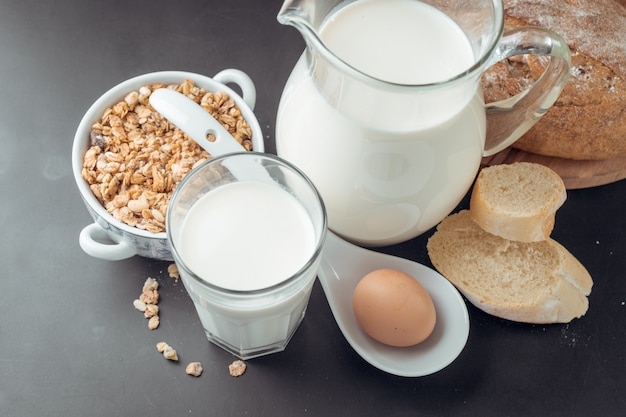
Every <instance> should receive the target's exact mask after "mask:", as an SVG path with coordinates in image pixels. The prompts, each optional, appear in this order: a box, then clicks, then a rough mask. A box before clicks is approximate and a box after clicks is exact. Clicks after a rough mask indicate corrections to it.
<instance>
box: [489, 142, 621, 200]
mask: <svg viewBox="0 0 626 417" xmlns="http://www.w3.org/2000/svg"><path fill="white" fill-rule="evenodd" d="M522 161H524V162H536V163H539V164H543V165H545V166H547V167H549V168H551V169H553V170H554V171H555V172H556V173H558V174H559V175H560V176H561V178H563V182H564V183H565V187H566V188H567V189H570V190H572V189H577V188H590V187H597V186H599V185H604V184H609V183H612V182H616V181H619V180H621V179H624V178H626V155H624V156H620V157H617V158H613V159H605V160H600V161H577V160H573V159H563V158H555V157H550V156H543V155H537V154H533V153H529V152H524V151H521V150H519V149H514V148H507V149H505V150H503V151H501V152H499V153H497V154H495V155H493V156H489V157H486V158H483V161H482V163H483V166H491V165H498V164H510V163H513V162H522Z"/></svg>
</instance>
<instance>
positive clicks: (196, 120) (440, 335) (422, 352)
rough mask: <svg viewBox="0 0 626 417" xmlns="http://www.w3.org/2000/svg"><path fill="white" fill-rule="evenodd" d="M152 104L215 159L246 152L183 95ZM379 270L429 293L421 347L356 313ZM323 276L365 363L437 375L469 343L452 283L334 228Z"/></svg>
mask: <svg viewBox="0 0 626 417" xmlns="http://www.w3.org/2000/svg"><path fill="white" fill-rule="evenodd" d="M150 103H151V104H152V106H153V107H154V108H155V109H156V110H157V111H158V112H159V113H161V114H162V115H163V116H164V117H166V118H167V119H169V120H170V121H171V122H172V123H174V124H176V125H177V126H178V127H179V128H180V129H181V130H183V131H184V132H185V133H187V135H189V137H191V138H192V139H193V140H195V141H196V142H198V144H199V145H200V146H202V147H203V148H204V149H206V150H207V151H208V152H209V153H211V154H212V155H213V156H219V155H223V154H227V153H231V152H240V151H244V149H243V147H242V146H241V145H240V144H239V143H238V142H237V141H236V140H235V138H233V137H232V136H231V135H230V134H229V133H228V132H227V131H226V130H225V129H224V128H223V127H222V126H221V125H220V124H219V122H217V121H216V120H215V119H214V118H213V117H212V116H211V115H210V114H209V113H207V112H206V111H205V110H204V109H202V107H200V106H199V105H198V104H196V103H195V102H193V101H192V100H190V99H189V98H187V97H185V96H184V95H182V94H180V93H177V92H175V91H173V90H166V89H160V90H156V91H154V92H153V93H152V95H151V97H150ZM207 133H213V134H214V135H215V136H216V140H215V141H214V142H209V141H208V140H207V139H206V136H207ZM229 168H230V167H229ZM232 168H233V171H236V172H233V174H234V175H236V176H237V177H240V178H241V177H246V176H248V177H250V176H252V177H254V178H259V177H267V172H266V171H264V170H263V169H261V167H259V166H257V165H255V166H251V167H250V168H248V167H245V168H246V169H243V170H242V169H235V168H236V167H232ZM238 168H240V167H238ZM268 181H271V180H270V179H268ZM379 268H394V269H398V270H401V271H404V272H406V273H407V274H409V275H411V276H413V277H414V278H415V279H417V280H418V281H419V282H420V283H421V284H422V286H423V287H424V288H425V289H426V291H428V293H429V294H430V296H431V298H432V300H433V303H434V304H435V310H436V312H437V322H436V324H435V329H434V330H433V333H432V334H431V335H430V336H429V337H428V339H426V340H425V341H423V342H422V343H420V344H418V345H415V346H411V347H403V348H397V347H392V346H387V345H384V344H382V343H380V342H377V341H375V340H374V339H372V338H370V337H369V336H367V335H366V334H365V333H364V332H363V330H361V328H360V327H359V325H358V323H357V321H356V318H355V317H354V313H353V312H352V293H353V292H354V288H355V287H356V285H357V283H358V282H359V280H360V279H361V278H363V277H364V276H365V275H366V274H367V273H368V272H371V271H373V270H375V269H379ZM318 278H319V280H320V283H321V284H322V288H323V289H324V292H325V293H326V298H327V299H328V303H329V304H330V308H331V310H332V312H333V315H334V316H335V320H336V321H337V324H338V325H339V328H340V329H341V331H342V332H343V334H344V336H345V338H346V339H347V340H348V342H349V343H350V345H351V346H352V347H353V348H354V350H355V351H356V352H357V353H358V354H359V355H361V357H362V358H363V359H365V360H366V361H368V362H369V363H370V364H372V365H373V366H375V367H377V368H379V369H381V370H383V371H385V372H388V373H390V374H394V375H399V376H406V377H416V376H424V375H429V374H432V373H434V372H437V371H439V370H441V369H443V368H444V367H446V366H447V365H449V364H450V363H451V362H452V361H454V359H456V357H457V356H458V355H459V354H460V353H461V351H462V350H463V347H464V346H465V343H466V342H467V337H468V335H469V317H468V313H467V307H466V305H465V302H464V301H463V299H462V298H461V295H460V294H459V293H458V291H457V290H456V288H454V286H453V285H452V284H450V282H448V280H446V279H445V278H444V277H443V276H441V275H440V274H439V273H437V272H436V271H433V270H432V269H430V268H428V267H426V266H424V265H421V264H418V263H416V262H413V261H409V260H408V259H403V258H398V257H396V256H391V255H385V254H382V253H379V252H374V251H370V250H367V249H364V248H361V247H359V246H356V245H353V244H351V243H348V242H346V241H345V240H343V239H341V238H339V237H338V236H337V235H335V234H334V233H332V232H331V231H330V230H329V231H328V234H327V238H326V243H325V245H324V252H323V255H322V261H321V266H320V270H319V271H318Z"/></svg>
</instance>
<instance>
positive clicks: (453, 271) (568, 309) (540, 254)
mask: <svg viewBox="0 0 626 417" xmlns="http://www.w3.org/2000/svg"><path fill="white" fill-rule="evenodd" d="M427 249H428V255H429V257H430V260H431V262H432V264H433V265H434V266H435V268H436V269H437V270H438V271H439V272H440V273H441V274H442V275H443V276H444V277H446V278H447V279H448V280H449V281H450V282H451V283H452V284H454V285H455V286H456V287H457V288H458V289H459V291H461V293H462V294H463V295H464V296H465V297H466V298H467V299H468V301H469V302H470V303H472V304H473V305H474V306H476V307H477V308H479V309H481V310H483V311H484V312H486V313H488V314H491V315H494V316H496V317H500V318H503V319H506V320H511V321H517V322H524V323H567V322H570V321H571V320H573V319H574V318H578V317H581V316H582V315H584V314H585V313H586V312H587V309H588V306H589V303H588V299H587V296H588V295H589V293H590V291H591V287H592V285H593V282H592V279H591V276H590V275H589V273H588V272H587V270H586V269H585V267H584V266H583V265H582V264H581V263H580V262H579V261H578V260H577V259H576V258H575V257H574V256H573V255H572V254H571V253H570V252H569V251H567V250H566V249H565V248H564V247H563V246H561V245H560V244H559V243H557V242H556V241H554V240H552V239H548V240H545V241H542V242H534V243H522V242H511V241H509V240H507V239H503V238H500V237H498V236H495V235H492V234H490V233H487V232H485V231H484V230H482V229H481V228H480V227H479V226H478V225H477V224H476V223H475V222H474V221H473V220H472V219H471V217H470V214H469V211H467V210H464V211H461V212H459V213H456V214H453V215H450V216H448V217H447V218H446V219H444V221H443V222H441V223H440V224H439V226H438V227H437V231H436V232H435V233H434V234H433V236H431V238H430V239H429V240H428V244H427ZM507 252H514V253H515V255H516V256H517V255H519V257H520V259H519V261H520V262H519V263H517V264H513V263H511V264H506V265H504V264H503V263H504V262H507V261H510V259H508V258H507V255H506V254H507ZM516 265H524V267H523V268H522V267H518V268H517V269H516V268H515V266H516ZM494 267H495V268H494ZM496 270H497V271H498V272H496ZM483 280H488V282H487V284H484V283H481V282H482V281H483ZM481 285H488V287H489V288H488V289H485V287H481ZM512 288H515V289H512Z"/></svg>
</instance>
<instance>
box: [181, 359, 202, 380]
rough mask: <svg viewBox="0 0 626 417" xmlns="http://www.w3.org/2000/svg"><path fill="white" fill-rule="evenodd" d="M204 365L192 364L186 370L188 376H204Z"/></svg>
mask: <svg viewBox="0 0 626 417" xmlns="http://www.w3.org/2000/svg"><path fill="white" fill-rule="evenodd" d="M202 371H203V369H202V364H201V363H200V362H190V363H189V364H188V365H187V367H186V368H185V372H186V373H187V374H188V375H191V376H195V377H199V376H200V375H202Z"/></svg>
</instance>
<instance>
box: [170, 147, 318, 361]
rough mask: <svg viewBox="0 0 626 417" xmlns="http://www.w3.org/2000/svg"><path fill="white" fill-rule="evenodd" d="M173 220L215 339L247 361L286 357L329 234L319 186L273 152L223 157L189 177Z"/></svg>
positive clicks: (179, 254)
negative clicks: (283, 354) (273, 355)
mask: <svg viewBox="0 0 626 417" xmlns="http://www.w3.org/2000/svg"><path fill="white" fill-rule="evenodd" d="M166 222H167V223H166V229H167V239H168V242H169V244H170V246H171V250H172V254H173V256H174V260H175V261H176V265H177V266H178V269H179V271H180V274H181V278H182V281H183V284H184V285H185V288H186V289H187V292H188V293H189V295H190V296H191V298H192V300H193V302H194V304H195V307H196V310H197V312H198V315H199V317H200V321H201V322H202V326H203V327H204V330H205V332H206V335H207V337H208V339H209V341H211V342H213V343H215V344H216V345H218V346H220V347H222V348H223V349H225V350H227V351H228V352H230V353H232V354H234V355H236V356H238V357H239V358H241V359H250V358H254V357H257V356H261V355H266V354H269V353H274V352H279V351H282V350H284V349H285V347H286V346H287V343H288V342H289V340H290V339H291V337H292V336H293V334H294V332H295V331H296V329H297V328H298V325H299V324H300V322H301V321H302V319H303V318H304V314H305V311H306V307H307V304H308V300H309V295H310V293H311V288H312V286H313V282H314V281H315V277H316V275H317V269H318V265H319V262H320V259H321V252H322V247H323V243H324V239H325V236H326V227H327V226H326V211H325V208H324V204H323V202H322V200H321V198H320V195H319V194H318V192H317V190H316V189H315V187H314V186H313V184H312V183H311V181H310V180H309V179H308V178H307V177H306V176H305V175H304V174H303V173H302V172H301V171H300V170H299V169H297V168H296V167H294V166H293V165H291V164H290V163H289V162H286V161H284V160H282V159H280V158H279V157H276V156H273V155H268V154H260V153H254V152H245V153H234V154H229V155H224V156H222V157H218V158H214V159H212V160H210V161H208V162H206V163H204V164H203V165H200V166H199V167H197V168H195V169H194V170H193V171H191V172H190V173H189V174H188V175H187V176H186V177H185V178H184V179H183V181H182V182H181V183H180V184H179V185H178V187H177V188H176V190H175V192H174V194H173V195H172V199H171V201H170V204H169V208H168V212H167V220H166Z"/></svg>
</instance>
